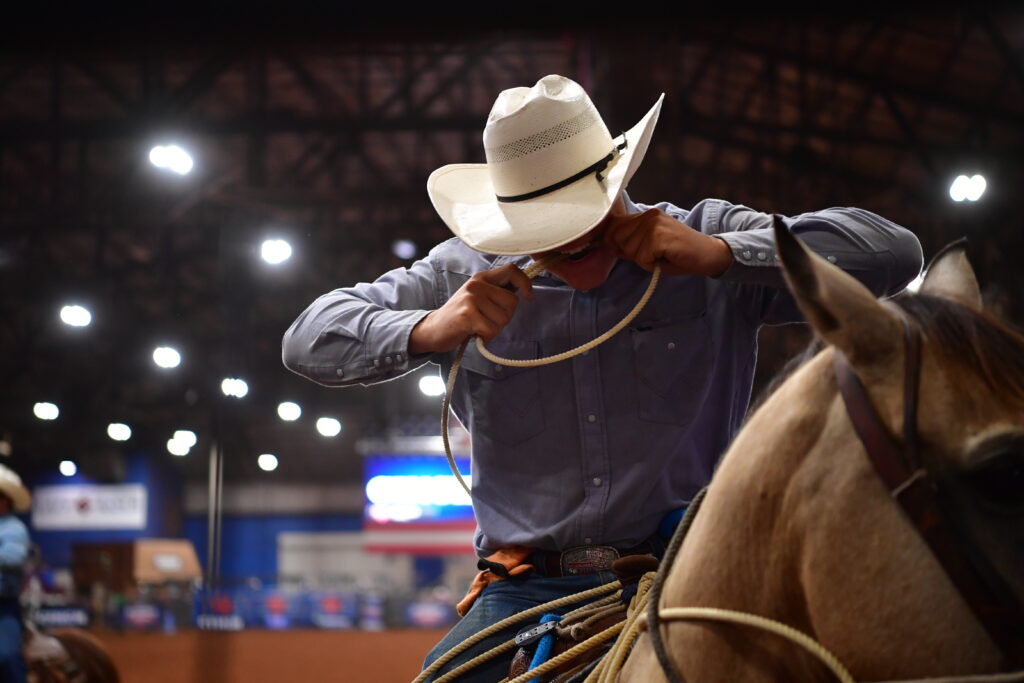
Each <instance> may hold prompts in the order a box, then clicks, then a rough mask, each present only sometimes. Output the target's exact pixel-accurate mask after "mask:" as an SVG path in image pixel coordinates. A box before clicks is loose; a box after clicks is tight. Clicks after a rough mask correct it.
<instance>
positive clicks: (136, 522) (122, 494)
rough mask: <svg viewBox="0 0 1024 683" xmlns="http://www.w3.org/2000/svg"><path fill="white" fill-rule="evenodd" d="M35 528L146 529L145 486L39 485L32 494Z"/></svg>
mask: <svg viewBox="0 0 1024 683" xmlns="http://www.w3.org/2000/svg"><path fill="white" fill-rule="evenodd" d="M32 496H33V501H32V526H33V527H35V528H36V529H48V530H60V529H145V528H146V487H145V486H143V485H142V484H113V485H99V484H69V485H67V486H38V487H36V489H35V491H33V493H32Z"/></svg>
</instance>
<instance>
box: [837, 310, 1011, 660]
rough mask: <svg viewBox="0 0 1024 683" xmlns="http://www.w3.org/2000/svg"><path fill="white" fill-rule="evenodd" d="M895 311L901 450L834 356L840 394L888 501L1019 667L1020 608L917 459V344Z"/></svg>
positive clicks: (839, 356)
mask: <svg viewBox="0 0 1024 683" xmlns="http://www.w3.org/2000/svg"><path fill="white" fill-rule="evenodd" d="M893 309H894V310H897V309H895V307H893ZM898 312H899V315H900V320H901V321H902V322H903V335H904V341H905V346H904V348H905V354H904V359H905V363H904V387H903V443H902V444H899V443H897V442H896V440H895V439H894V438H893V437H892V436H891V434H890V432H889V430H888V429H887V428H886V426H885V424H884V423H883V422H882V420H881V419H880V418H879V417H878V413H877V412H876V411H875V409H874V406H873V405H872V404H871V400H870V398H869V397H868V394H867V391H865V389H864V385H863V384H862V383H861V381H860V378H858V377H857V375H856V373H855V372H854V370H853V367H852V366H851V365H850V363H849V361H847V359H846V356H844V355H843V353H842V352H841V351H839V350H838V349H835V350H834V354H835V355H834V365H835V374H836V382H837V384H838V386H839V393H840V395H842V397H843V403H844V404H845V405H846V412H847V414H848V415H849V417H850V421H851V422H852V423H853V428H854V430H855V431H856V433H857V436H858V437H859V438H860V441H861V443H862V444H863V445H864V448H865V450H866V451H867V455H868V459H869V460H870V461H871V464H872V465H873V466H874V468H875V471H876V472H877V473H878V476H879V477H880V478H881V479H882V481H883V482H884V483H885V486H886V488H887V489H888V490H889V493H890V495H891V496H892V498H893V499H894V500H895V501H896V502H898V503H899V504H900V506H901V507H902V508H903V512H904V514H905V515H906V516H907V518H908V520H909V521H910V522H911V524H913V525H914V527H915V528H916V529H917V531H918V533H919V534H920V535H921V537H922V538H923V539H924V541H925V542H926V543H927V544H928V547H929V548H930V549H931V551H932V554H933V555H934V556H935V558H936V560H938V562H939V564H940V565H941V566H942V568H943V570H944V571H945V572H946V575H947V576H948V577H949V579H950V580H951V581H952V582H953V584H954V585H955V586H956V588H957V590H958V591H959V592H960V595H961V597H963V599H964V601H965V602H966V603H967V604H968V605H969V606H970V608H971V610H972V611H973V612H974V614H975V616H976V617H977V618H978V621H979V622H980V623H981V625H982V626H983V627H984V628H985V631H986V632H987V633H988V634H989V636H990V637H991V638H992V640H993V641H994V642H995V643H996V645H997V646H998V647H999V649H1000V650H1002V652H1003V654H1004V655H1005V656H1006V657H1007V659H1008V660H1009V663H1010V665H1011V666H1013V667H1015V668H1019V667H1024V608H1022V607H1021V605H1020V604H1019V602H1018V601H1017V599H1016V598H1015V596H1014V595H1013V592H1012V591H1011V590H1010V588H1009V586H1007V585H1006V583H1005V581H1004V580H1003V579H1002V578H1001V577H1000V575H999V574H998V572H996V571H995V568H994V566H993V565H992V564H991V562H989V560H988V558H987V557H986V556H985V555H984V554H983V553H981V552H979V551H978V549H977V547H976V544H975V543H974V542H973V541H972V540H971V538H970V536H969V535H968V534H966V533H964V531H963V529H962V528H961V527H960V526H959V525H957V524H956V523H955V516H953V515H951V514H950V513H949V506H948V505H944V500H946V499H945V496H944V495H943V489H942V486H941V479H940V477H939V476H938V475H937V473H936V472H935V471H934V469H929V467H928V463H926V462H925V461H924V459H923V458H922V455H923V451H922V449H921V445H920V440H919V437H918V432H917V404H918V391H919V387H920V374H921V338H920V334H919V333H918V332H917V330H916V329H915V328H914V327H912V326H911V325H910V323H909V321H908V320H907V318H906V316H905V315H904V314H903V313H902V311H898Z"/></svg>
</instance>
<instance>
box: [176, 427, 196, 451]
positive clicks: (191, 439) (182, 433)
mask: <svg viewBox="0 0 1024 683" xmlns="http://www.w3.org/2000/svg"><path fill="white" fill-rule="evenodd" d="M171 438H172V439H174V440H175V441H180V442H181V443H183V444H185V445H186V446H188V447H189V448H192V447H193V446H195V445H196V441H197V439H196V433H195V432H192V431H189V430H187V429H179V430H177V431H176V432H174V436H172V437H171Z"/></svg>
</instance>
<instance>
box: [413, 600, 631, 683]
mask: <svg viewBox="0 0 1024 683" xmlns="http://www.w3.org/2000/svg"><path fill="white" fill-rule="evenodd" d="M621 587H622V583H621V582H619V581H612V582H610V583H606V584H604V585H603V586H598V587H596V588H591V589H590V590H585V591H581V592H579V593H573V594H572V595H567V596H565V597H564V598H558V599H557V600H552V601H551V602H546V603H544V604H543V605H537V606H536V607H531V608H530V609H528V610H525V611H523V612H519V613H518V614H513V615H512V616H510V617H506V618H504V619H502V620H501V621H499V622H498V623H496V624H491V625H490V626H488V627H487V628H485V629H484V630H483V631H479V632H477V633H476V634H475V635H473V636H471V637H469V638H467V639H466V640H464V641H462V642H461V643H459V644H458V645H456V646H455V647H453V648H452V649H450V650H448V652H445V653H444V654H443V655H441V656H440V657H438V658H437V659H436V660H435V661H434V662H433V663H432V664H431V665H430V666H428V667H427V668H426V669H424V670H423V671H421V672H420V675H419V676H417V677H416V678H415V679H414V680H413V682H412V683H423V681H425V680H427V679H428V678H429V677H430V676H433V675H434V673H435V672H437V670H438V669H440V668H441V667H442V666H444V665H445V664H447V663H448V662H450V661H451V660H452V659H454V658H455V657H457V656H458V655H460V654H462V653H463V652H465V651H466V650H468V649H469V648H471V647H473V646H474V645H476V644H477V643H479V642H480V641H481V640H484V639H485V638H487V637H489V636H492V635H494V634H495V633H498V632H499V631H502V630H504V629H506V628H508V627H509V626H513V625H515V624H518V623H519V622H521V621H526V620H527V619H530V618H531V617H535V616H539V615H541V614H544V613H545V612H549V611H551V610H553V609H558V608H559V607H564V606H566V605H572V604H574V603H577V602H583V601H584V600H589V599H590V598H596V597H598V596H600V595H604V594H605V593H611V592H612V591H614V590H618V589H619V588H621ZM515 645H516V641H515V639H514V638H513V639H511V640H510V641H508V642H506V643H502V644H501V645H499V646H498V647H497V648H495V649H492V650H490V651H489V652H485V653H484V654H482V655H479V656H477V657H475V658H473V659H471V660H469V661H468V662H466V663H465V664H461V665H460V666H458V667H457V668H455V669H452V670H451V671H449V672H448V673H446V674H445V675H444V676H442V677H441V678H438V679H437V681H435V683H443V682H445V681H450V680H453V679H454V678H456V677H457V676H460V675H462V674H463V673H465V672H466V671H468V670H470V669H472V668H473V667H475V666H477V665H478V664H482V663H483V662H486V661H488V660H490V659H493V658H494V657H497V656H498V655H500V654H502V653H504V652H506V651H508V650H510V649H512V648H513V647H515ZM495 650H500V651H497V652H496V651H495Z"/></svg>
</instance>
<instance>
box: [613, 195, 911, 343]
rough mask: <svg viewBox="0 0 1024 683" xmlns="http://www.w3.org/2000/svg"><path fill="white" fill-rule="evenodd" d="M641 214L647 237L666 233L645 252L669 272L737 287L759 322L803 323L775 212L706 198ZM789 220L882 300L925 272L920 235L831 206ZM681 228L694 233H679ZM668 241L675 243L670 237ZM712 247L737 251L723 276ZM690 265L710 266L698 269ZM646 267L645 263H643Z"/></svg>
mask: <svg viewBox="0 0 1024 683" xmlns="http://www.w3.org/2000/svg"><path fill="white" fill-rule="evenodd" d="M637 208H640V209H647V210H646V211H643V213H641V214H634V215H633V216H631V218H632V219H633V221H634V222H637V223H646V224H649V225H648V226H647V232H648V233H649V234H650V235H652V236H657V235H658V234H659V232H660V233H661V234H662V235H663V237H662V238H661V240H660V244H661V246H659V247H657V248H653V249H652V248H651V247H648V248H647V252H648V253H651V254H657V255H658V256H659V258H660V259H661V260H662V262H663V263H665V262H668V263H669V265H668V267H665V266H663V268H664V269H665V270H666V272H669V273H671V272H686V273H700V274H704V275H709V276H712V277H719V278H721V279H722V280H725V281H728V282H731V283H735V285H736V289H737V293H738V295H739V296H740V297H741V298H742V303H743V304H744V307H745V308H747V310H749V311H750V313H751V315H752V316H753V317H754V318H756V319H757V321H758V322H763V323H769V324H778V323H784V322H792V321H798V320H802V319H803V318H802V316H801V314H800V312H799V310H798V309H797V307H796V305H795V303H794V302H793V300H792V298H791V297H790V296H789V293H788V291H786V289H785V286H786V285H785V280H784V278H783V276H782V271H781V269H780V268H779V261H778V259H777V257H776V252H775V240H774V233H773V231H772V217H771V214H767V213H762V212H760V211H754V210H753V209H750V208H748V207H746V206H741V205H734V204H730V203H729V202H726V201H722V200H718V199H707V200H704V201H702V202H700V203H699V204H697V205H696V206H695V207H694V208H693V209H692V210H691V211H684V210H681V209H679V208H677V207H675V206H673V205H671V204H667V203H663V204H658V205H656V206H653V207H650V208H647V207H644V206H642V205H640V206H638V207H637ZM784 220H785V222H786V224H787V225H788V226H789V227H790V228H791V229H792V230H793V232H794V233H795V234H797V235H799V236H800V238H801V239H802V240H803V241H804V242H805V243H806V244H807V245H808V247H810V249H811V250H812V251H814V252H816V253H817V254H819V255H820V256H822V257H823V258H825V259H827V260H828V261H829V262H830V263H834V264H835V265H837V266H839V267H840V268H842V269H843V270H845V271H847V272H848V273H850V274H851V275H853V276H854V277H856V278H857V279H858V280H860V281H861V282H862V283H863V284H864V285H865V286H867V287H868V289H870V290H871V291H872V292H874V293H875V294H876V295H877V296H884V295H887V294H894V293H896V292H898V291H899V290H901V289H902V288H903V287H905V286H906V284H907V283H908V282H910V281H911V280H913V279H914V278H915V277H916V276H917V275H918V273H920V271H921V265H922V262H923V258H922V254H921V245H920V243H919V242H918V240H917V237H916V236H914V234H913V233H912V232H910V231H909V230H906V229H905V228H902V227H900V226H899V225H896V224H895V223H893V222H891V221H888V220H886V219H884V218H882V217H880V216H878V215H876V214H873V213H871V212H870V211H865V210H863V209H857V208H830V209H824V210H822V211H815V212H811V213H804V214H800V215H799V216H793V217H784ZM680 224H682V226H683V227H686V226H690V227H692V228H693V230H692V231H686V230H679V229H678V227H679V225H680ZM667 235H672V236H673V237H672V238H671V239H668V238H666V237H664V236H667ZM708 238H711V239H710V240H709V239H708ZM715 238H717V239H715ZM633 239H634V240H636V238H633ZM710 242H716V243H720V242H724V243H725V244H727V245H728V247H729V250H730V251H731V258H730V259H728V262H726V263H725V267H724V269H722V270H719V271H718V272H715V270H717V269H718V268H721V266H722V265H723V261H721V259H720V257H719V256H718V254H717V252H716V250H715V249H714V248H713V247H708V246H707V244H708V243H710ZM637 253H642V250H641V251H640V252H637ZM626 257H627V258H629V255H626ZM648 258H650V256H648ZM634 260H635V259H634ZM672 261H675V262H676V263H677V264H682V265H683V267H682V268H680V267H679V265H677V266H676V267H675V269H674V271H673V269H672V265H671V262H672ZM688 262H696V263H705V264H711V265H710V266H706V267H705V268H704V270H697V269H695V268H693V267H691V266H688V265H687V263H688ZM640 265H642V266H644V263H643V262H642V261H640ZM644 267H647V266H644Z"/></svg>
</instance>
